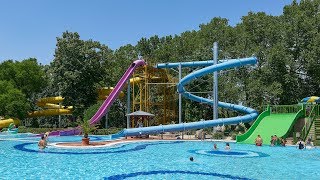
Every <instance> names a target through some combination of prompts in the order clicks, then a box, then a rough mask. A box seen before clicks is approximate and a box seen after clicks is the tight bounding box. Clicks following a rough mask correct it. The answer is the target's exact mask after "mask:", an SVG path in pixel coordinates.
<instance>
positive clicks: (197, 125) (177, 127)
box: [114, 57, 258, 137]
mask: <svg viewBox="0 0 320 180" xmlns="http://www.w3.org/2000/svg"><path fill="white" fill-rule="evenodd" d="M220 62H222V63H220V64H216V65H212V64H213V61H196V62H185V63H164V64H158V65H157V68H172V67H178V66H179V65H181V66H182V67H197V66H208V67H205V68H203V69H200V70H198V71H195V72H192V73H191V74H189V75H187V76H186V77H184V78H183V79H181V81H180V82H179V84H178V92H179V93H181V94H182V95H183V96H184V97H186V98H189V99H191V100H194V101H197V102H201V103H205V104H210V105H212V104H213V101H212V100H210V99H206V98H203V97H199V96H196V95H193V94H191V93H189V92H187V91H186V90H185V88H184V87H183V86H184V85H186V84H188V83H189V82H190V81H191V80H194V79H196V78H198V77H201V76H204V75H206V74H209V73H213V72H214V71H220V70H224V69H229V68H234V67H240V66H245V65H253V64H256V63H257V58H256V57H250V58H243V59H231V60H223V61H220ZM218 106H220V107H223V108H228V109H232V110H235V111H240V112H242V113H247V114H246V115H244V116H237V117H231V118H220V119H215V120H204V121H198V122H190V123H182V124H171V125H160V126H150V127H142V128H132V129H124V130H123V131H121V132H119V133H117V134H115V135H114V137H121V136H135V135H139V134H140V135H142V134H157V133H163V132H173V131H184V130H190V129H202V128H206V127H214V126H218V125H227V124H238V123H240V122H243V123H245V122H250V121H252V120H254V119H256V118H257V116H258V112H257V111H256V110H254V109H252V108H249V107H244V106H240V105H235V104H230V103H225V102H219V103H218Z"/></svg>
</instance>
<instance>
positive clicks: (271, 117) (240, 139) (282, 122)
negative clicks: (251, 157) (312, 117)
mask: <svg viewBox="0 0 320 180" xmlns="http://www.w3.org/2000/svg"><path fill="white" fill-rule="evenodd" d="M303 116H304V110H303V108H301V109H300V110H296V111H295V112H292V111H291V112H290V111H287V113H281V112H277V113H272V112H271V111H270V108H269V107H268V108H267V110H266V111H264V112H262V113H261V114H260V115H259V117H258V118H257V120H256V121H255V122H254V123H253V124H252V126H251V127H250V129H249V130H248V131H247V132H246V133H245V134H243V135H239V136H237V143H245V144H254V143H255V139H256V138H257V136H258V135H259V134H260V136H261V137H262V139H263V144H270V139H271V136H273V135H277V136H278V137H283V138H286V137H287V136H288V135H289V132H290V130H291V128H292V127H293V126H294V124H295V122H296V121H297V119H299V118H300V117H303Z"/></svg>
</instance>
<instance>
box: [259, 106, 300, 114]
mask: <svg viewBox="0 0 320 180" xmlns="http://www.w3.org/2000/svg"><path fill="white" fill-rule="evenodd" d="M301 106H302V105H300V104H294V105H272V106H270V112H271V114H282V113H296V112H298V111H299V110H300V109H301V108H302V107H301ZM266 108H267V106H263V109H266Z"/></svg>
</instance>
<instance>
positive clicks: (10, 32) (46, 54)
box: [0, 0, 292, 64]
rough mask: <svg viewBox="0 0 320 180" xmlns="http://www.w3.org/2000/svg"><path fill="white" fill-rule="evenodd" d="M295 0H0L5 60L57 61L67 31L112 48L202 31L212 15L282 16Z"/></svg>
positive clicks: (0, 52)
mask: <svg viewBox="0 0 320 180" xmlns="http://www.w3.org/2000/svg"><path fill="white" fill-rule="evenodd" d="M291 2H292V1H291V0H220V1H218V0H161V1H160V0H104V1H103V0H91V1H88V0H87V1H85V0H55V1H49V0H28V1H26V0H7V1H1V2H0V62H2V61H4V60H8V59H13V60H23V59H27V58H29V57H34V58H37V59H38V62H40V63H42V64H49V63H50V62H51V61H52V60H53V54H54V50H55V45H56V37H60V36H61V34H62V32H64V31H66V30H68V31H71V32H78V33H79V34H80V37H81V39H84V40H88V39H93V40H96V41H99V42H101V43H103V44H105V45H107V46H109V47H110V48H111V49H113V50H114V49H117V48H119V47H120V46H123V45H126V44H133V45H135V44H136V43H137V41H138V40H139V39H141V38H142V37H147V38H148V37H151V36H153V35H159V36H160V37H162V36H166V35H174V34H180V33H182V32H184V31H187V30H198V29H199V28H198V27H199V24H204V23H208V22H209V21H210V20H211V19H212V18H213V17H223V18H227V19H229V24H231V25H236V24H237V23H240V22H241V17H242V16H245V15H247V14H248V12H249V11H253V12H261V11H263V12H266V13H267V14H271V15H280V14H282V12H283V7H284V6H285V5H288V4H291Z"/></svg>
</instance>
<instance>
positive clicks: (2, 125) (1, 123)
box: [0, 118, 20, 128]
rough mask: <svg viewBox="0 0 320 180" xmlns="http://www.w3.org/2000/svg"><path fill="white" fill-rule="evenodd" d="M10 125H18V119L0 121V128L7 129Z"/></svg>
mask: <svg viewBox="0 0 320 180" xmlns="http://www.w3.org/2000/svg"><path fill="white" fill-rule="evenodd" d="M11 123H13V124H14V125H16V126H19V125H20V120H18V119H11V118H10V119H3V120H0V128H7V127H8V126H9V125H10V124H11Z"/></svg>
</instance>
